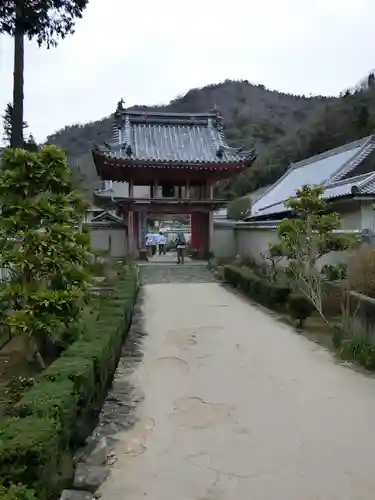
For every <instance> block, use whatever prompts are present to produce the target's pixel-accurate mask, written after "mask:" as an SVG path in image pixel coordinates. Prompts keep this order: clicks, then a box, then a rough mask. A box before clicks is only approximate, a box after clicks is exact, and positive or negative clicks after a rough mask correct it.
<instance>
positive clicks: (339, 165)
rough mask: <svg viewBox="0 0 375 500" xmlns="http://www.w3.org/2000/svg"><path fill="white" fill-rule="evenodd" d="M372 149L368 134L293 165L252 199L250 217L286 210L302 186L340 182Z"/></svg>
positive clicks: (373, 146) (374, 146)
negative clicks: (286, 206)
mask: <svg viewBox="0 0 375 500" xmlns="http://www.w3.org/2000/svg"><path fill="white" fill-rule="evenodd" d="M374 150H375V140H374V137H373V136H370V137H365V138H364V139H361V140H359V141H355V142H351V143H349V144H346V145H344V146H341V147H339V148H335V149H332V150H330V151H327V152H325V153H322V154H320V155H317V156H313V157H311V158H308V159H306V160H303V161H300V162H298V163H295V164H292V165H291V166H290V167H289V169H288V170H287V172H286V173H285V174H284V175H283V176H282V177H281V178H280V179H279V180H278V181H277V182H275V184H273V185H272V186H271V187H270V188H269V189H267V190H266V191H265V192H264V193H263V194H262V195H261V196H260V197H259V198H257V199H256V200H255V202H254V204H253V206H252V210H251V214H252V217H260V216H263V215H271V214H276V213H278V212H283V211H285V204H284V203H285V201H286V200H287V199H288V198H290V197H291V196H294V195H295V193H296V191H297V190H298V189H299V188H301V187H302V186H303V185H306V184H308V185H324V186H328V185H330V184H332V183H333V182H335V181H339V180H340V179H342V178H343V177H344V176H346V175H348V174H349V173H350V172H353V171H354V169H355V168H356V167H357V166H358V165H359V164H360V163H361V162H362V161H363V160H365V159H366V158H367V157H368V155H369V154H370V153H371V152H372V151H374ZM344 184H345V183H344ZM340 189H341V188H340Z"/></svg>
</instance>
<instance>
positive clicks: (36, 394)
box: [14, 380, 77, 446]
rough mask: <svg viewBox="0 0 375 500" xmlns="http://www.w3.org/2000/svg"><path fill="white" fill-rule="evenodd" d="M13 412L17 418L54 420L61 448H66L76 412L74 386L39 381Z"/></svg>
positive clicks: (68, 383)
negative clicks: (58, 432) (58, 430)
mask: <svg viewBox="0 0 375 500" xmlns="http://www.w3.org/2000/svg"><path fill="white" fill-rule="evenodd" d="M14 411H15V412H16V413H17V416H19V417H27V416H30V415H33V416H34V417H40V418H47V419H53V420H55V421H56V422H57V423H58V424H59V426H60V428H61V434H62V440H63V441H62V446H64V445H65V446H68V445H69V442H70V439H71V437H72V431H73V428H74V420H75V417H76V412H77V394H76V392H75V391H74V384H73V382H72V381H71V380H60V381H55V382H52V381H50V380H41V381H40V382H39V383H38V384H37V385H36V386H35V387H34V388H33V390H30V391H28V392H26V394H25V395H24V396H23V398H22V399H21V400H20V401H19V402H18V404H17V405H16V407H15V408H14Z"/></svg>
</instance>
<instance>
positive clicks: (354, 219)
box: [339, 205, 362, 229]
mask: <svg viewBox="0 0 375 500" xmlns="http://www.w3.org/2000/svg"><path fill="white" fill-rule="evenodd" d="M339 213H340V217H341V227H342V229H361V228H362V221H361V220H362V213H361V206H360V205H359V206H357V207H355V209H354V210H350V211H349V210H348V211H342V212H339Z"/></svg>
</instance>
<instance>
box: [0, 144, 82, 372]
mask: <svg viewBox="0 0 375 500" xmlns="http://www.w3.org/2000/svg"><path fill="white" fill-rule="evenodd" d="M0 205H1V207H2V208H1V211H2V216H1V218H0V245H1V249H2V250H1V253H0V267H3V268H5V269H7V270H8V271H9V273H10V280H9V282H7V283H5V284H4V285H3V286H2V287H1V288H0V307H1V313H2V316H3V323H4V325H5V326H6V327H8V328H9V329H10V331H11V334H12V335H22V336H24V337H27V338H28V339H29V340H30V347H31V349H32V352H33V354H34V355H35V357H36V360H37V361H38V363H39V365H40V367H41V368H44V367H45V360H44V356H45V355H46V356H48V357H51V356H52V357H55V356H56V355H57V354H58V353H59V352H60V351H61V349H63V348H64V347H65V345H64V342H65V336H66V335H67V333H68V332H70V334H71V332H72V328H73V325H75V326H78V320H79V317H80V313H81V311H82V308H83V306H84V304H85V302H86V300H87V298H88V293H87V292H88V290H89V285H90V280H91V278H90V274H89V272H88V269H89V264H90V258H91V254H90V245H89V235H88V234H87V233H85V232H82V231H79V230H78V228H79V224H80V220H81V218H82V216H83V214H84V212H85V210H86V209H87V207H88V205H87V202H86V201H85V200H84V199H83V198H82V197H81V195H80V194H78V192H76V191H75V190H74V188H73V177H72V173H71V170H70V169H69V167H68V164H67V161H66V157H65V155H64V153H63V152H62V151H61V150H59V149H58V148H56V147H54V146H47V147H45V148H44V149H42V150H41V151H40V152H37V153H33V152H29V151H25V150H21V149H16V150H13V149H6V150H5V152H4V158H3V165H2V169H1V171H0Z"/></svg>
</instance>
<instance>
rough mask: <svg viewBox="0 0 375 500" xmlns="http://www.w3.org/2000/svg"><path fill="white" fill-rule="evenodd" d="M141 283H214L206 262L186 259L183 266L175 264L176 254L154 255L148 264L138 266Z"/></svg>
mask: <svg viewBox="0 0 375 500" xmlns="http://www.w3.org/2000/svg"><path fill="white" fill-rule="evenodd" d="M140 268H141V275H142V282H143V283H144V284H155V283H209V282H212V281H214V278H213V275H212V273H211V271H209V269H208V267H207V262H203V261H195V260H191V259H189V258H186V260H185V264H177V261H176V254H174V253H168V254H167V255H155V256H154V257H152V258H151V259H150V262H145V263H141V264H140Z"/></svg>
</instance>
